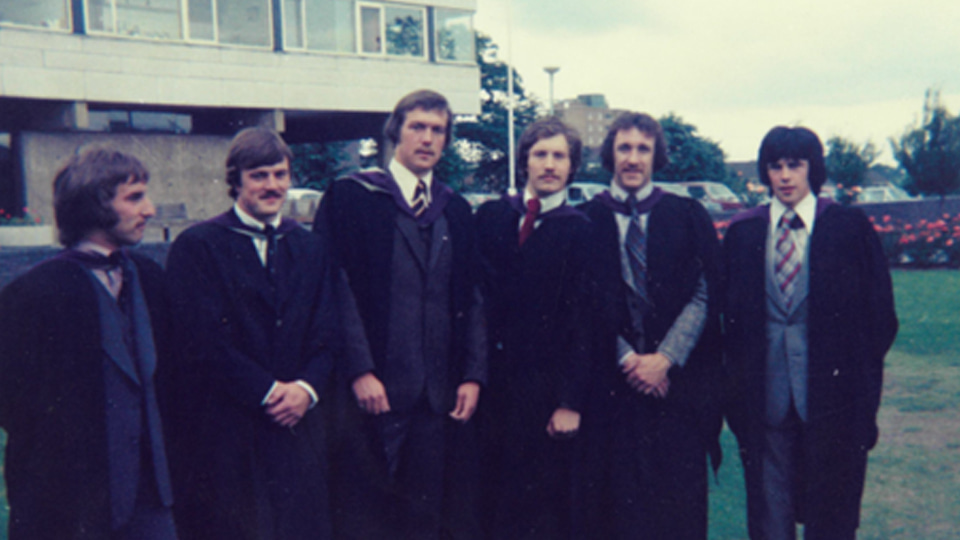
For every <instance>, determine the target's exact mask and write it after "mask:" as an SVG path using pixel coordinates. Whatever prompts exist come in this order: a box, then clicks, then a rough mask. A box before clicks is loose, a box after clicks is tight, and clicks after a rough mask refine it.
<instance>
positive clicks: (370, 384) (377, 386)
mask: <svg viewBox="0 0 960 540" xmlns="http://www.w3.org/2000/svg"><path fill="white" fill-rule="evenodd" d="M353 395H354V397H356V398H357V405H359V406H360V408H361V409H363V411H364V412H365V413H367V414H383V413H386V412H390V400H388V399H387V389H386V388H384V386H383V383H382V382H380V379H378V378H377V376H376V375H374V374H373V373H369V372H368V373H364V374H363V375H361V376H359V377H357V378H356V379H354V380H353Z"/></svg>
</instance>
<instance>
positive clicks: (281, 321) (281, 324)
mask: <svg viewBox="0 0 960 540" xmlns="http://www.w3.org/2000/svg"><path fill="white" fill-rule="evenodd" d="M281 326H283V319H277V328H280V327H281Z"/></svg>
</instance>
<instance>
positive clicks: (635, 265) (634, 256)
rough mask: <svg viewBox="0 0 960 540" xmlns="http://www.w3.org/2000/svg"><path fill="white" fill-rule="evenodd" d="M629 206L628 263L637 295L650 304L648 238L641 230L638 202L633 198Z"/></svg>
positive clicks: (626, 242) (629, 201) (630, 199)
mask: <svg viewBox="0 0 960 540" xmlns="http://www.w3.org/2000/svg"><path fill="white" fill-rule="evenodd" d="M627 206H628V208H629V209H630V223H629V225H627V238H626V241H625V242H624V246H625V247H626V250H627V261H628V262H629V263H630V270H631V272H632V273H633V284H634V288H635V289H636V291H637V294H639V295H640V298H642V299H643V300H644V302H649V300H648V299H647V236H646V235H645V234H643V229H641V228H640V210H639V208H637V200H636V199H634V198H633V197H632V196H631V197H629V198H628V199H627Z"/></svg>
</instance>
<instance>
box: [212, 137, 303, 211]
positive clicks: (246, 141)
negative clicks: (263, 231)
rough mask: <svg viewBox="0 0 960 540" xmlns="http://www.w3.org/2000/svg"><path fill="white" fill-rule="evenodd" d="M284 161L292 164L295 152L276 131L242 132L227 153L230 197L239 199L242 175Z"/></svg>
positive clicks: (234, 139)
mask: <svg viewBox="0 0 960 540" xmlns="http://www.w3.org/2000/svg"><path fill="white" fill-rule="evenodd" d="M284 159H286V160H288V161H291V162H292V161H293V151H292V150H290V147H289V146H287V143H285V142H283V139H282V138H280V135H279V134H278V133H277V132H276V131H274V130H272V129H269V128H265V127H249V128H246V129H243V130H241V131H240V132H239V133H237V134H236V136H234V138H233V142H231V143H230V151H229V152H228V153H227V185H229V186H230V197H231V198H233V199H236V198H237V193H238V191H237V190H238V188H239V187H240V173H242V172H243V171H246V170H249V169H256V168H257V167H263V166H264V165H273V164H274V163H280V162H281V161H283V160H284Z"/></svg>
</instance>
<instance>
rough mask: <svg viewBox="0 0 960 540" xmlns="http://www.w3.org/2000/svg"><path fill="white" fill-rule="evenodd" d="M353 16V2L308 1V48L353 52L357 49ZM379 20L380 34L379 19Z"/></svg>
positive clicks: (339, 0)
mask: <svg viewBox="0 0 960 540" xmlns="http://www.w3.org/2000/svg"><path fill="white" fill-rule="evenodd" d="M353 14H354V10H353V0H308V2H307V47H308V48H310V49H313V50H317V51H337V52H353V51H354V48H355V47H356V38H355V37H354V27H355V25H354V22H353ZM377 19H378V22H377V32H379V28H380V23H379V17H377ZM364 52H368V51H364ZM373 52H379V49H378V50H376V51H373Z"/></svg>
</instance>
